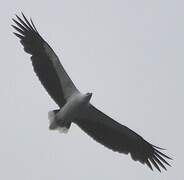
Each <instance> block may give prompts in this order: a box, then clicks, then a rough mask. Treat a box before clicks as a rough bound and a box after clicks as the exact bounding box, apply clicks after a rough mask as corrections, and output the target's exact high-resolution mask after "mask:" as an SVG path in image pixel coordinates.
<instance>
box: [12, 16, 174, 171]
mask: <svg viewBox="0 0 184 180" xmlns="http://www.w3.org/2000/svg"><path fill="white" fill-rule="evenodd" d="M15 16H16V18H13V19H12V20H13V21H14V23H15V24H14V25H12V27H13V28H14V29H15V30H16V32H13V33H14V34H15V35H16V36H17V37H18V38H19V39H20V42H21V44H22V45H23V47H24V51H25V52H27V53H29V54H31V62H32V66H33V69H34V72H35V73H36V75H37V76H38V78H39V80H40V82H41V84H42V85H43V86H44V88H45V89H46V91H47V92H48V94H49V95H50V96H51V98H52V99H53V100H54V101H55V102H56V104H57V105H58V109H55V110H52V111H49V113H48V118H49V120H50V125H49V129H50V130H59V131H61V132H64V133H66V132H67V131H68V130H69V128H70V126H71V123H75V124H77V125H78V126H79V127H80V128H81V129H82V130H83V131H84V132H85V133H87V134H88V135H89V136H91V137H92V138H93V139H94V140H96V141H97V142H99V143H101V144H102V145H104V146H105V147H107V148H109V149H111V150H113V151H116V152H119V153H124V154H130V155H131V158H132V159H133V160H134V161H139V162H141V163H142V164H146V165H147V166H148V167H149V168H150V169H151V170H153V167H155V168H156V169H157V170H158V171H160V172H161V169H164V170H167V169H166V166H167V165H168V166H170V164H169V163H168V160H171V158H170V157H169V156H167V155H165V154H164V153H163V152H161V151H162V150H165V149H163V148H160V147H157V146H155V145H153V144H151V143H149V142H148V141H146V140H145V139H144V138H143V137H141V136H140V135H139V134H137V133H136V132H134V131H132V130H131V129H129V128H128V127H126V126H124V125H122V124H120V123H119V122H117V121H115V120H113V119H112V118H111V117H109V116H107V115H106V114H104V113H103V112H101V111H100V110H98V109H97V108H96V107H95V106H94V105H92V103H90V99H91V97H92V93H85V94H83V93H81V92H80V91H79V90H78V89H77V88H76V86H75V85H74V83H73V82H72V80H71V79H70V77H69V76H68V74H67V73H66V71H65V69H64V68H63V66H62V64H61V63H60V60H59V58H58V56H57V55H56V54H55V52H54V51H53V49H52V48H51V47H50V46H49V44H48V43H47V42H46V41H45V40H44V39H43V38H42V36H41V35H40V33H39V32H38V31H37V29H36V27H35V25H34V23H33V21H32V19H31V18H30V19H29V20H28V19H27V18H26V17H25V15H24V14H23V13H22V17H19V16H18V15H15Z"/></svg>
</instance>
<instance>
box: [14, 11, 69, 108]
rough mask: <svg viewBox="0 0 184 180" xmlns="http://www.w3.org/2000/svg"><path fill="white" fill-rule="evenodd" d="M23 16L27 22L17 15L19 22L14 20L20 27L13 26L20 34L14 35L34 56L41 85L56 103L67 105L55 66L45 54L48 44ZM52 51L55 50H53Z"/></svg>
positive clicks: (35, 67)
mask: <svg viewBox="0 0 184 180" xmlns="http://www.w3.org/2000/svg"><path fill="white" fill-rule="evenodd" d="M22 15H23V18H24V20H25V22H24V21H23V20H22V19H21V18H20V17H19V16H17V15H16V17H17V19H18V21H17V20H15V19H13V21H14V22H15V24H16V25H17V26H18V27H17V26H14V25H12V26H13V28H14V29H15V30H17V31H18V32H19V33H20V34H18V33H14V34H15V35H16V36H17V37H18V38H20V39H21V44H22V45H23V46H24V50H25V51H26V52H27V53H29V54H31V55H32V56H31V60H32V64H33V68H34V71H35V73H36V74H37V76H38V78H39V79H40V81H41V83H42V84H43V86H44V87H45V89H46V90H47V91H48V93H49V94H50V96H51V97H52V98H53V99H54V101H55V102H56V103H57V104H58V105H59V106H60V107H62V106H63V105H64V104H65V102H66V99H65V98H64V94H63V89H62V86H61V83H60V80H59V77H58V74H57V72H56V70H55V68H54V66H53V62H52V60H51V59H49V57H48V56H47V54H46V52H45V49H44V44H46V42H45V41H44V40H43V38H42V37H41V36H40V35H39V33H38V32H37V31H36V28H35V26H34V25H33V22H32V21H31V24H32V25H31V24H30V23H29V21H28V20H27V19H26V17H25V16H24V14H22ZM47 45H48V44H47ZM48 46H49V45H48ZM51 51H53V50H52V49H51ZM53 53H54V51H53Z"/></svg>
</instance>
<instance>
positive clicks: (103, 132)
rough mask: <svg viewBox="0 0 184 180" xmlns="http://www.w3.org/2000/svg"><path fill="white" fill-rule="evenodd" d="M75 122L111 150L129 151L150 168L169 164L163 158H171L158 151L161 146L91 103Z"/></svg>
mask: <svg viewBox="0 0 184 180" xmlns="http://www.w3.org/2000/svg"><path fill="white" fill-rule="evenodd" d="M75 123H76V124H77V125H78V126H79V127H80V128H81V129H82V130H84V131H85V132H86V133H87V134H88V135H90V136H91V137H92V138H93V139H95V140H96V141H97V142H99V143H101V144H103V145H104V146H106V147H108V148H110V149H112V150H113V151H118V152H120V153H125V154H128V153H130V154H131V157H132V159H133V160H135V161H140V162H141V163H143V164H145V163H146V164H147V165H148V167H149V168H150V169H152V165H153V166H155V167H156V168H157V169H158V170H159V171H161V170H160V167H162V168H164V169H165V170H166V167H165V164H167V165H169V166H170V164H169V163H168V162H167V161H166V160H165V158H166V159H171V158H170V157H168V156H166V155H165V154H163V153H162V152H160V151H159V150H163V149H162V148H159V147H156V146H154V145H152V144H150V143H149V142H147V141H145V140H144V139H143V138H142V137H141V136H139V135H138V134H136V133H135V132H134V131H132V130H131V129H129V128H128V127H126V126H123V125H121V124H119V123H118V122H116V121H114V120H113V119H112V118H110V117H108V116H107V115H105V114H104V113H102V112H101V111H99V110H98V109H96V108H95V107H94V106H92V105H89V106H88V108H87V110H86V116H85V117H84V118H81V119H76V120H75ZM152 170H153V169H152Z"/></svg>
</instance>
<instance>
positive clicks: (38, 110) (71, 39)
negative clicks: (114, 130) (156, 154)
mask: <svg viewBox="0 0 184 180" xmlns="http://www.w3.org/2000/svg"><path fill="white" fill-rule="evenodd" d="M58 2H59V1H54V0H52V1H36V0H32V1H23V0H20V1H19V0H15V1H10V0H7V1H4V2H3V4H2V5H1V11H0V22H1V30H0V31H1V33H0V36H1V41H0V48H1V65H0V73H1V76H0V82H1V94H0V96H1V97H0V99H1V101H0V105H1V125H0V133H1V136H0V142H1V147H0V159H1V160H0V169H1V173H0V179H2V180H10V179H13V180H61V179H64V180H72V179H74V180H87V179H88V180H94V179H103V180H117V179H124V180H135V179H139V180H148V179H149V180H156V179H162V180H173V179H174V180H182V179H183V178H184V173H183V160H184V156H183V152H184V143H183V138H184V133H183V127H184V123H183V121H184V111H183V107H184V95H183V94H184V11H183V7H184V2H183V1H181V0H175V1H173V0H162V1H160V0H154V1H148V0H119V1H118V0H111V1H110V0H93V1H89V0H78V1H77V0H61V1H60V2H59V3H58ZM21 11H23V12H24V13H25V15H26V16H28V17H32V18H33V20H34V23H35V25H36V27H37V29H38V30H39V32H40V34H41V35H42V36H43V37H44V38H45V40H46V41H47V42H48V43H49V44H50V45H51V46H52V47H53V49H54V50H55V52H56V53H57V54H58V56H59V57H60V59H61V62H62V64H63V65H64V67H65V69H66V70H67V72H68V74H69V75H70V77H71V78H72V80H73V81H74V82H75V84H76V86H77V87H78V88H79V89H80V90H81V91H82V92H84V93H85V92H93V97H92V103H93V104H94V105H95V106H96V107H98V108H99V109H100V110H102V111H104V112H105V113H106V114H108V115H109V116H111V117H113V118H114V119H116V120H117V121H118V122H120V123H122V124H124V125H126V126H128V127H129V128H131V129H132V130H134V131H136V132H137V133H139V134H140V135H142V136H143V137H144V138H145V139H146V140H148V141H150V142H151V143H152V144H155V145H157V146H160V147H164V148H166V149H167V150H166V151H165V153H166V154H167V155H169V156H171V157H173V158H174V161H172V162H171V164H172V166H173V167H172V168H169V167H168V171H167V172H163V173H161V174H160V173H159V172H157V171H156V170H155V171H154V172H152V171H150V170H149V168H148V167H146V166H144V165H142V164H140V163H137V162H134V161H132V160H131V158H130V156H129V155H124V154H118V153H115V152H112V151H111V150H108V149H107V148H105V147H103V146H102V145H100V144H98V143H96V142H95V141H93V140H92V139H91V138H90V137H88V136H87V135H86V134H85V133H84V132H83V131H81V130H80V129H79V128H78V127H77V126H76V125H72V127H71V128H70V131H69V133H68V134H66V135H65V134H64V135H63V134H59V133H58V132H56V131H49V130H48V125H49V123H48V122H49V121H48V117H47V113H48V111H49V110H53V109H56V108H57V106H56V104H55V103H54V102H53V101H52V99H51V98H50V97H49V96H48V94H47V93H46V91H45V90H44V88H43V87H42V86H41V84H40V82H39V81H38V79H37V77H36V75H35V74H34V73H33V69H32V66H31V62H30V60H29V55H28V54H26V53H25V52H24V51H23V48H22V46H21V45H20V43H19V41H18V39H17V38H16V37H15V36H14V35H13V34H12V31H13V29H12V28H11V26H10V25H11V24H12V21H11V18H12V17H14V14H15V13H17V14H19V15H20V12H21Z"/></svg>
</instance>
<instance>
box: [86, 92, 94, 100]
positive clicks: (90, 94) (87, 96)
mask: <svg viewBox="0 0 184 180" xmlns="http://www.w3.org/2000/svg"><path fill="white" fill-rule="evenodd" d="M92 95H93V93H89V92H88V93H86V94H85V96H86V99H87V101H88V102H89V101H90V99H91V97H92Z"/></svg>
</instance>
